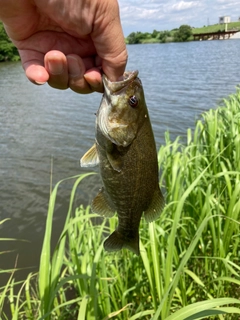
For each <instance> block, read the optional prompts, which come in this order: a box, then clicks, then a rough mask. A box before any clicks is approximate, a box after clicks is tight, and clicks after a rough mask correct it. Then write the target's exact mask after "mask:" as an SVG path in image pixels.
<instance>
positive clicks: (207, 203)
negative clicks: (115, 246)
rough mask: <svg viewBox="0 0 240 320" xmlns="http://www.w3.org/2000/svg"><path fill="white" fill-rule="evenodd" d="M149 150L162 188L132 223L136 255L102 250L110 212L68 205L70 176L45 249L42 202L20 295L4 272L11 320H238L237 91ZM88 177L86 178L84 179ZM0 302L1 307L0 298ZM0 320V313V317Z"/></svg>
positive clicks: (239, 128)
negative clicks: (60, 222) (105, 215)
mask: <svg viewBox="0 0 240 320" xmlns="http://www.w3.org/2000/svg"><path fill="white" fill-rule="evenodd" d="M165 140H166V144H165V145H164V146H162V147H161V148H160V150H159V153H158V159H159V166H160V170H161V178H160V184H161V186H162V188H163V189H164V190H165V193H166V203H167V205H166V206H165V209H164V212H163V213H162V215H161V217H160V219H159V220H157V221H156V222H154V223H150V224H147V223H146V222H145V221H144V219H143V220H142V222H141V226H140V238H141V242H140V257H137V256H135V255H134V254H132V253H131V252H129V251H127V250H122V251H120V252H117V253H107V252H105V251H104V250H103V245H102V243H103V240H104V238H105V237H106V235H108V234H109V233H110V232H111V231H113V230H114V229H115V228H116V225H117V218H116V217H115V218H112V219H110V220H102V221H101V223H98V224H97V223H96V222H95V219H96V215H94V214H92V213H91V212H90V208H89V207H87V208H83V207H82V206H80V207H79V208H77V209H76V211H75V212H73V209H72V208H73V200H74V195H75V191H76V188H77V186H78V185H79V183H80V182H81V180H82V179H83V178H85V177H86V176H87V175H81V176H79V177H75V183H74V186H73V190H72V194H71V198H70V201H69V210H68V214H67V218H66V223H65V226H64V229H63V231H62V234H61V236H60V238H59V241H58V244H57V246H56V249H55V250H54V252H53V254H51V252H50V243H51V232H52V228H53V219H52V218H53V213H54V204H55V199H56V194H57V189H58V185H59V184H58V185H56V187H55V188H54V190H53V192H52V195H51V198H50V202H49V212H48V218H47V225H46V233H45V238H44V243H43V248H42V255H41V263H40V269H39V273H38V274H37V275H32V274H30V275H29V277H28V278H27V280H26V281H25V282H24V283H23V285H22V288H21V290H20V291H19V293H17V294H15V293H14V290H13V288H14V280H13V278H11V279H10V281H9V282H8V283H7V286H5V288H4V289H3V288H2V297H3V296H4V299H3V298H1V300H0V303H2V304H3V301H6V299H8V300H9V301H10V302H11V306H12V307H11V313H12V317H11V319H38V320H43V319H49V320H50V319H51V320H53V319H87V320H91V319H101V320H107V319H120V320H121V319H122V320H125V319H129V320H134V319H153V320H156V319H162V320H172V319H174V320H176V319H179V320H180V319H188V320H190V319H210V318H211V319H226V317H225V315H226V314H228V315H227V319H238V318H239V317H240V315H239V314H240V307H239V304H240V300H239V298H240V290H239V285H240V278H239V275H240V267H239V265H240V263H239V262H240V261H239V260H240V258H239V257H240V246H239V233H240V228H239V225H240V223H239V220H240V197H239V195H240V92H239V91H238V92H237V93H236V94H234V95H231V96H230V97H229V98H228V99H227V100H225V101H224V106H223V107H219V108H218V109H216V110H210V111H208V112H207V113H205V114H204V115H203V118H202V119H201V120H200V121H198V122H197V124H196V128H195V130H194V131H191V130H188V132H187V143H186V144H184V145H183V144H182V143H181V141H180V138H177V139H176V140H175V141H171V139H170V137H169V134H168V133H167V134H166V139H165ZM86 178H87V177H86ZM0 306H1V305H0ZM2 319H7V318H6V317H4V314H3V316H2Z"/></svg>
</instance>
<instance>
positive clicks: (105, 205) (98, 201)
mask: <svg viewBox="0 0 240 320" xmlns="http://www.w3.org/2000/svg"><path fill="white" fill-rule="evenodd" d="M91 208H92V211H93V212H95V213H97V214H100V215H101V216H104V217H112V216H113V215H114V214H115V210H114V209H113V208H112V207H111V205H109V201H108V200H107V198H106V195H105V194H104V189H102V190H101V191H100V192H99V193H98V195H97V196H96V197H95V198H94V199H93V202H92V204H91Z"/></svg>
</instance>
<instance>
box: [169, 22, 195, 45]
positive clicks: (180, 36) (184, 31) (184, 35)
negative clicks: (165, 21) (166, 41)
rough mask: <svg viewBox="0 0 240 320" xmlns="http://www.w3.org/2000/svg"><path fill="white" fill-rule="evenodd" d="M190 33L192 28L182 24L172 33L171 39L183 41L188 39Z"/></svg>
mask: <svg viewBox="0 0 240 320" xmlns="http://www.w3.org/2000/svg"><path fill="white" fill-rule="evenodd" d="M191 35H192V28H191V27H190V26H188V25H186V24H184V25H182V26H181V27H180V28H179V29H178V30H177V31H176V32H175V33H174V38H173V39H174V41H175V42H184V41H188V40H190V37H191Z"/></svg>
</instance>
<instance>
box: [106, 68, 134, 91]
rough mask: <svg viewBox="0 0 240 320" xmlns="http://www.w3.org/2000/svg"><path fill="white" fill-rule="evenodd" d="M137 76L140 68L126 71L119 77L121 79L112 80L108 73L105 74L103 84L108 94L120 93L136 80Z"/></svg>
mask: <svg viewBox="0 0 240 320" xmlns="http://www.w3.org/2000/svg"><path fill="white" fill-rule="evenodd" d="M137 76H138V70H135V71H126V72H124V74H123V75H122V77H121V78H119V81H114V82H112V81H110V80H109V79H108V78H107V77H106V75H103V85H104V88H105V92H106V94H107V96H109V95H111V94H116V93H118V92H119V91H121V90H122V89H123V88H125V87H126V86H128V85H129V83H131V82H132V81H134V80H135V79H136V78H137Z"/></svg>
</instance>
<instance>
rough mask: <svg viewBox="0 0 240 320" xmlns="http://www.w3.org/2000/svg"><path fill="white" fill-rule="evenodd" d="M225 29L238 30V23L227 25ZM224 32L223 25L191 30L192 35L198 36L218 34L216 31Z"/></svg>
mask: <svg viewBox="0 0 240 320" xmlns="http://www.w3.org/2000/svg"><path fill="white" fill-rule="evenodd" d="M227 29H228V30H240V22H230V23H228V24H227ZM224 30H225V24H214V25H211V26H204V27H202V28H193V30H192V33H194V34H198V33H208V32H218V31H224Z"/></svg>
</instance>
